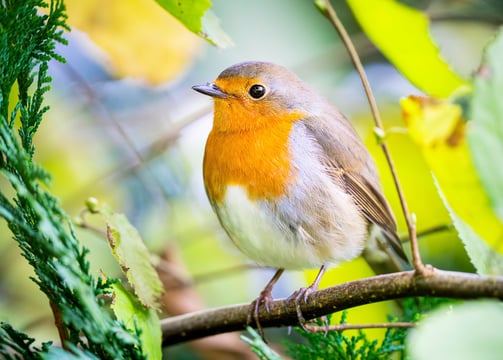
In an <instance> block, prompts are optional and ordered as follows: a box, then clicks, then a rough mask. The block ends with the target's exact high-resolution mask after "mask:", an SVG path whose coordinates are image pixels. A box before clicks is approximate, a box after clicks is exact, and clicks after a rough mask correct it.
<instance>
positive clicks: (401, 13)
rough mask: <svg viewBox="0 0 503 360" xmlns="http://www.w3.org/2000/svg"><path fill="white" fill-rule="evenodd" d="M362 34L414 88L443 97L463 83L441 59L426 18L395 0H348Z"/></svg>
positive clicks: (465, 82)
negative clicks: (363, 32)
mask: <svg viewBox="0 0 503 360" xmlns="http://www.w3.org/2000/svg"><path fill="white" fill-rule="evenodd" d="M347 3H348V5H349V7H350V8H351V10H352V12H353V14H354V15H355V17H356V19H357V20H358V22H359V23H360V26H361V27H362V29H363V31H365V33H366V34H367V36H368V37H369V38H370V39H371V40H372V42H373V43H374V44H375V45H376V46H377V47H378V48H379V50H380V51H381V52H382V53H383V54H384V55H385V56H386V57H387V58H388V59H389V61H390V62H391V63H392V64H393V65H394V66H395V67H396V68H397V69H398V70H399V71H400V72H401V73H402V74H403V75H404V76H405V77H406V78H407V79H409V81H410V82H411V83H413V84H414V85H415V86H416V87H417V88H419V89H421V90H422V91H424V92H425V93H427V94H428V95H430V96H433V97H447V96H449V95H451V94H452V93H453V91H454V90H456V89H458V88H459V87H460V86H462V85H467V84H468V83H467V81H466V80H464V79H462V78H461V77H460V76H459V75H458V74H457V73H456V72H454V71H453V70H452V69H451V68H450V67H449V65H448V64H447V63H446V62H445V61H444V60H443V59H442V58H441V56H440V53H439V50H438V48H437V46H436V45H435V44H434V43H433V41H432V39H431V37H430V35H429V32H428V27H429V19H428V18H427V17H426V16H425V15H424V14H423V13H422V12H420V11H418V10H415V9H413V8H411V7H409V6H406V5H404V4H401V3H399V2H397V1H395V0H373V1H368V0H348V1H347Z"/></svg>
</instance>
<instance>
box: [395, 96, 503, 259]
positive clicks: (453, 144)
mask: <svg viewBox="0 0 503 360" xmlns="http://www.w3.org/2000/svg"><path fill="white" fill-rule="evenodd" d="M401 106H402V111H403V116H404V119H405V122H406V123H407V125H408V128H409V133H410V136H411V137H412V138H413V139H414V140H415V141H416V143H417V144H418V145H419V146H420V148H421V151H422V153H423V156H424V158H425V160H426V162H427V163H428V166H429V167H430V169H431V171H432V172H433V174H434V175H435V177H436V179H437V180H438V182H439V184H440V187H441V188H442V190H443V192H444V195H445V197H446V198H447V200H448V202H449V204H450V205H451V207H452V209H453V210H454V212H455V213H456V214H457V215H458V216H459V217H460V218H461V219H463V221H464V222H466V223H467V224H468V225H470V227H471V228H472V229H473V230H474V231H475V232H476V233H477V234H478V235H479V236H480V237H482V238H483V239H484V240H485V241H486V242H487V243H488V244H489V245H490V246H492V247H493V248H494V249H495V250H498V251H499V252H502V253H503V224H502V223H501V222H500V221H499V219H498V218H497V216H496V215H495V214H494V211H493V210H492V207H491V205H490V203H489V199H488V197H487V194H486V193H485V191H484V189H483V188H482V184H481V182H480V179H479V178H478V176H477V173H476V171H475V168H474V166H473V162H472V159H471V155H470V151H469V148H468V145H467V141H466V136H465V123H466V122H465V120H464V119H462V117H461V116H462V111H461V108H460V106H459V105H457V104H452V103H449V102H447V101H439V100H432V99H426V98H421V97H417V96H411V97H408V98H404V99H402V100H401Z"/></svg>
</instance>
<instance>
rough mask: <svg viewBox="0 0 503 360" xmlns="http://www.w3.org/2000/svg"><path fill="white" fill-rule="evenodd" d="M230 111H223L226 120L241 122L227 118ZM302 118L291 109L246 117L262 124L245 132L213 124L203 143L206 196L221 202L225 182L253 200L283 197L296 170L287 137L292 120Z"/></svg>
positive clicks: (290, 129) (225, 185) (230, 114)
mask: <svg viewBox="0 0 503 360" xmlns="http://www.w3.org/2000/svg"><path fill="white" fill-rule="evenodd" d="M215 105H216V104H215ZM232 113H233V112H232V111H230V112H229V111H228V112H226V115H225V116H226V117H227V118H226V119H225V121H235V122H239V121H243V119H242V118H240V119H232V118H228V117H229V116H232ZM234 115H237V114H235V113H234ZM215 116H217V110H216V112H215ZM302 117H303V115H302V114H300V113H297V112H292V113H285V114H281V115H279V114H275V116H274V118H271V119H264V118H260V119H259V118H248V121H252V122H254V123H255V124H261V126H260V127H255V128H252V129H247V130H246V131H218V130H216V129H215V126H214V128H213V130H212V131H211V133H210V134H209V136H208V140H207V142H206V150H205V155H204V163H203V175H204V184H205V186H206V191H207V193H208V196H210V198H211V199H213V200H214V201H216V202H221V201H222V199H223V197H224V196H225V191H226V188H227V186H228V185H241V186H243V187H244V188H245V189H246V191H247V193H248V196H249V198H250V199H252V200H255V199H273V198H277V197H279V196H282V195H283V194H284V193H285V190H286V188H287V187H288V184H289V182H291V181H293V179H291V178H290V177H291V175H292V174H294V173H295V169H291V166H290V160H291V154H290V151H289V149H288V146H289V143H288V137H289V134H290V131H292V127H293V123H294V122H295V121H297V120H299V119H301V118H302ZM220 120H222V119H220ZM217 121H218V120H217V119H215V124H217ZM217 125H218V124H217ZM292 170H293V171H292Z"/></svg>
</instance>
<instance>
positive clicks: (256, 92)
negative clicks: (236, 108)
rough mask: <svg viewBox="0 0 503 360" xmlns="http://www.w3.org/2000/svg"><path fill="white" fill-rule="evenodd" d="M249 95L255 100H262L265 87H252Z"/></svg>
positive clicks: (256, 85) (257, 85)
mask: <svg viewBox="0 0 503 360" xmlns="http://www.w3.org/2000/svg"><path fill="white" fill-rule="evenodd" d="M248 94H250V96H251V97H252V98H254V99H260V98H261V97H262V96H264V95H265V87H264V86H262V85H259V84H255V85H252V86H251V87H250V90H248Z"/></svg>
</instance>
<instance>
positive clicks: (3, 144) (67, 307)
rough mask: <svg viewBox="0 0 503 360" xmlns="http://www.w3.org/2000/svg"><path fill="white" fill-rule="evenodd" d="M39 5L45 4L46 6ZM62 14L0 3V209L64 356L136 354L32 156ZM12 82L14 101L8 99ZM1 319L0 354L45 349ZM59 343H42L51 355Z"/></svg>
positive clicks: (132, 337)
mask: <svg viewBox="0 0 503 360" xmlns="http://www.w3.org/2000/svg"><path fill="white" fill-rule="evenodd" d="M39 8H48V13H47V14H44V13H42V12H41V11H40V9H39ZM65 19H66V15H65V7H64V3H63V1H61V0H52V1H50V2H49V5H47V4H46V3H45V2H44V1H42V0H25V1H13V0H6V1H3V2H1V3H0V45H1V46H2V47H1V48H0V62H1V63H2V66H1V70H0V74H1V77H0V91H1V92H0V174H1V175H2V176H3V177H4V178H5V179H6V180H7V181H8V183H9V184H10V186H11V189H12V190H14V196H13V199H12V200H10V199H8V198H7V196H6V195H5V192H3V191H2V193H0V217H2V218H3V219H5V220H6V222H7V225H8V227H9V229H10V230H11V232H12V235H13V239H14V240H15V241H16V242H17V243H18V245H19V247H20V249H21V251H22V255H23V256H24V257H25V258H26V260H27V261H28V263H29V264H30V265H31V266H32V267H33V269H34V272H35V277H34V278H33V281H34V282H35V283H36V284H37V285H38V286H39V288H40V290H41V291H42V292H44V293H45V295H46V296H47V298H48V299H49V303H50V305H51V307H52V309H53V313H54V314H55V317H56V322H57V327H58V331H59V333H60V336H61V341H62V345H63V348H64V349H68V350H69V351H70V352H66V353H65V354H66V355H65V356H66V357H72V353H73V354H74V355H75V356H77V355H78V356H80V358H82V356H84V357H87V358H96V356H97V357H98V358H100V359H143V358H144V357H145V356H144V355H143V353H142V346H141V345H142V344H141V341H140V338H139V333H138V331H137V330H136V331H130V330H128V329H127V328H126V326H125V325H124V324H123V323H121V322H119V321H117V320H116V319H115V318H114V317H113V315H112V314H111V313H110V311H109V309H108V307H105V306H104V302H103V300H101V297H100V295H103V294H106V293H108V292H109V291H110V284H111V283H112V282H113V281H114V280H106V281H103V280H102V279H101V278H98V279H95V278H94V277H93V275H91V273H90V270H89V263H88V261H87V259H86V255H87V252H88V250H87V249H85V248H84V247H82V246H81V245H80V244H79V242H78V240H77V238H76V237H75V233H74V231H73V227H72V224H71V223H70V221H69V219H68V217H67V215H66V214H65V213H64V212H63V210H62V209H61V208H60V207H59V205H58V200H57V199H56V198H55V197H54V196H52V195H51V194H50V193H49V192H47V191H45V190H43V186H42V185H44V183H47V182H48V181H49V180H50V176H49V174H48V173H47V172H46V171H45V170H44V169H43V168H42V167H40V166H39V165H37V164H35V163H34V162H33V161H32V158H33V154H34V150H35V149H34V146H33V138H34V135H35V133H36V132H37V130H38V127H39V125H40V123H41V121H42V117H43V115H44V113H45V112H46V111H47V110H48V107H47V106H45V105H44V95H45V93H46V92H47V91H48V90H49V84H50V81H51V78H50V77H49V76H48V73H47V72H48V62H49V61H50V60H52V59H56V60H59V61H62V60H63V59H62V58H61V57H60V56H59V55H57V54H56V53H55V46H56V43H58V42H59V43H65V42H66V41H65V40H64V39H63V32H64V30H65V29H68V28H67V26H66V24H65ZM15 85H17V90H18V94H17V102H16V103H15V105H14V106H11V105H10V103H9V101H11V99H12V98H14V96H11V95H10V94H11V92H12V91H13V90H14V89H15V88H16V86H15ZM14 95H15V94H14ZM11 108H12V110H10V109H11ZM9 111H11V112H10V114H9ZM16 119H19V121H15V120H16ZM16 130H17V132H16ZM2 190H3V189H2ZM0 325H1V327H0V328H1V330H2V331H3V333H5V334H6V336H7V337H8V338H6V341H7V340H8V342H6V343H2V342H1V341H0V354H1V353H3V352H5V353H10V352H12V350H14V351H15V352H18V353H22V356H23V358H40V353H41V352H45V351H46V350H47V349H48V346H44V347H43V348H42V349H39V348H34V347H31V346H30V345H31V342H32V339H29V338H28V337H27V336H25V335H23V334H21V333H18V332H16V331H14V330H13V329H12V328H11V327H10V326H9V325H7V324H0ZM62 351H63V350H54V349H53V348H50V349H49V353H52V354H53V355H54V356H55V357H54V358H60V357H61V355H62V354H61V352H62ZM55 354H59V355H55Z"/></svg>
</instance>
